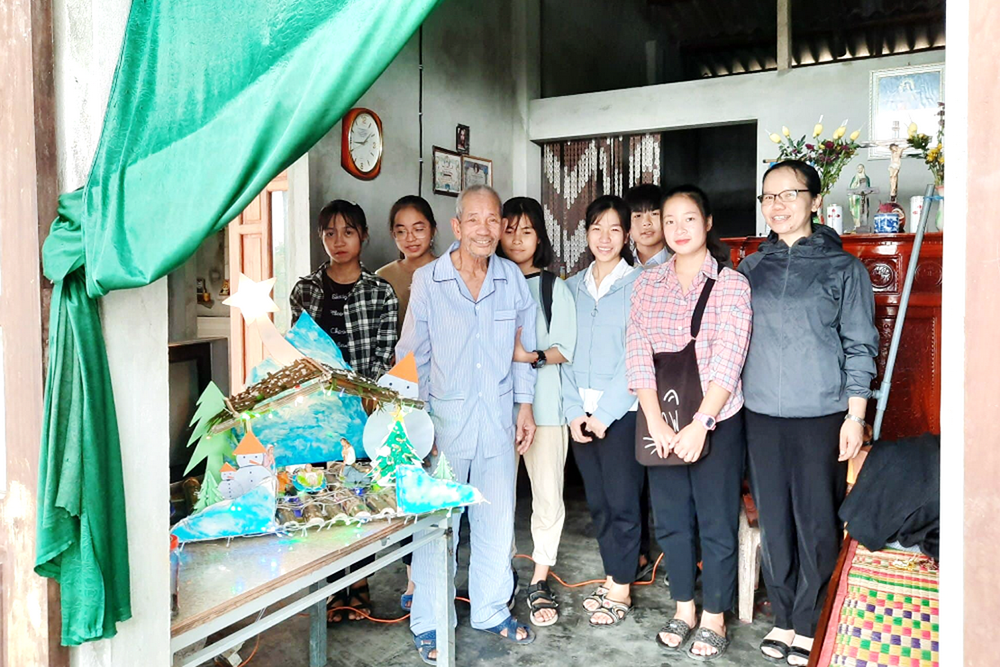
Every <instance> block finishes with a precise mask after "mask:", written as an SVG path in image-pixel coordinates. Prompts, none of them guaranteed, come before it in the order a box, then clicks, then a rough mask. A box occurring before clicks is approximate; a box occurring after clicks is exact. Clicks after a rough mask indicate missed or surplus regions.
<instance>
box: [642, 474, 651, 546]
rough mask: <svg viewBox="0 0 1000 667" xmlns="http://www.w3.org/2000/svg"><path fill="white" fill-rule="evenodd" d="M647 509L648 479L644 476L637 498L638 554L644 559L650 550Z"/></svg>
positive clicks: (648, 512)
mask: <svg viewBox="0 0 1000 667" xmlns="http://www.w3.org/2000/svg"><path fill="white" fill-rule="evenodd" d="M649 509H650V508H649V477H648V476H647V475H644V476H643V480H642V495H641V496H640V497H639V512H640V513H641V515H642V516H641V518H640V519H639V528H640V529H641V530H642V533H641V534H640V536H639V553H640V554H642V555H643V556H645V557H646V558H650V555H649V553H650V551H651V550H652V541H651V539H650V530H649V519H650V517H649V514H650V511H649Z"/></svg>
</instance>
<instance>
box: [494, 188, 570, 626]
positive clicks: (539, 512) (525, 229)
mask: <svg viewBox="0 0 1000 667" xmlns="http://www.w3.org/2000/svg"><path fill="white" fill-rule="evenodd" d="M503 230H504V231H503V235H502V236H501V237H500V245H499V247H498V248H497V254H498V255H500V256H501V257H505V258H507V259H509V260H511V261H512V262H514V263H515V264H517V265H518V267H519V268H520V269H521V272H522V273H523V274H524V277H525V278H526V279H527V281H528V289H529V290H530V291H531V295H532V297H534V299H535V303H537V304H538V317H537V318H536V320H535V334H536V341H537V344H538V348H539V349H538V350H535V351H534V352H530V351H526V350H525V349H524V348H523V347H522V346H521V341H520V335H518V338H517V341H516V346H515V352H514V361H518V362H524V363H529V364H531V365H532V366H534V367H535V368H536V369H537V370H538V373H537V374H536V379H535V400H534V404H533V412H534V416H535V424H536V426H537V428H536V430H535V440H534V443H533V444H532V445H531V449H529V450H528V451H527V452H525V453H524V465H525V468H527V470H528V477H529V479H530V480H531V539H532V542H533V543H534V551H533V552H532V556H531V557H532V560H534V561H535V571H534V574H532V577H531V585H530V586H529V587H528V606H529V607H530V609H531V613H530V615H529V618H530V619H531V622H532V623H534V624H535V625H537V626H541V627H544V626H548V625H552V624H553V623H555V622H556V621H558V620H559V612H558V603H557V602H556V598H555V595H554V594H553V592H552V590H551V589H550V588H549V585H548V582H547V581H546V580H547V579H548V577H549V568H551V567H552V566H553V565H555V564H556V554H557V553H558V551H559V539H560V537H561V536H562V528H563V522H564V520H565V518H566V506H565V504H564V503H563V477H564V471H565V468H566V453H567V451H568V448H569V431H568V428H567V426H566V417H565V416H564V415H563V409H562V389H561V382H560V379H559V364H563V363H566V362H568V361H571V360H572V359H573V347H574V346H575V344H576V308H575V306H574V304H573V296H572V295H571V294H570V291H569V288H568V287H566V283H565V282H564V281H562V280H560V279H559V278H558V276H556V275H555V274H554V273H552V272H550V271H546V270H545V267H547V266H548V265H549V264H551V263H552V261H553V259H555V252H554V251H553V249H552V242H551V241H549V236H548V233H547V232H546V230H545V216H544V213H543V212H542V205H541V204H539V203H538V202H537V201H536V200H534V199H531V198H530V197H515V198H513V199H509V200H508V201H507V202H506V203H505V204H504V205H503ZM519 334H520V332H519Z"/></svg>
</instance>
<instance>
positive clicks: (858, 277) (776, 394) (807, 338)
mask: <svg viewBox="0 0 1000 667" xmlns="http://www.w3.org/2000/svg"><path fill="white" fill-rule="evenodd" d="M758 200H759V201H760V209H761V213H763V215H764V219H765V220H766V221H767V224H768V226H769V227H770V228H771V233H770V234H769V235H768V237H767V240H766V241H764V242H763V243H762V244H761V245H760V248H759V250H758V251H757V252H756V253H754V254H752V255H750V256H749V257H747V258H746V259H745V260H743V261H742V262H741V263H740V265H739V271H740V273H742V274H743V275H745V276H746V277H747V278H748V279H749V281H750V287H751V295H752V297H751V302H752V305H753V337H752V338H751V340H750V349H749V352H748V354H747V360H746V365H745V367H744V369H743V388H744V392H745V399H746V409H745V410H744V412H745V415H746V430H747V450H748V452H749V461H750V483H751V487H752V490H753V494H754V500H755V501H756V503H757V509H758V510H759V511H760V527H761V538H762V547H763V551H764V559H763V567H762V570H763V574H764V581H765V583H766V584H767V593H768V598H769V599H770V601H771V607H772V609H773V610H774V629H773V630H771V632H770V633H768V635H767V637H765V638H764V641H763V642H762V643H761V645H760V650H761V653H762V654H763V656H764V657H765V658H767V659H768V660H772V661H779V660H786V661H787V662H788V664H790V665H793V666H798V665H805V664H806V663H807V662H808V661H809V653H810V651H811V650H812V641H813V636H814V635H815V632H816V625H817V623H818V622H819V614H820V610H821V607H822V605H823V600H824V599H825V595H826V588H827V582H828V581H829V580H830V575H831V574H832V573H833V569H834V567H836V563H837V554H838V553H839V549H840V543H841V540H842V538H843V524H842V523H841V521H840V520H839V519H838V518H837V510H838V508H839V507H840V503H841V502H842V501H843V499H844V495H845V493H846V488H847V461H848V460H849V459H851V458H853V457H854V456H855V455H856V454H857V453H858V450H859V449H860V448H861V444H862V441H863V440H864V426H865V409H866V407H867V402H868V398H869V396H871V390H870V387H871V381H872V380H873V379H874V377H875V356H876V355H877V354H878V332H877V330H876V329H875V323H874V315H875V298H874V295H873V292H872V285H871V281H870V279H869V277H868V271H867V270H866V269H865V267H864V265H863V264H862V263H861V261H860V260H859V259H858V258H857V257H855V256H854V255H851V254H850V253H848V252H846V251H845V250H844V249H843V246H842V244H841V241H840V236H838V235H837V233H836V232H835V231H833V230H832V229H830V228H829V227H824V226H822V225H818V224H816V223H815V222H813V220H814V218H815V214H816V211H817V210H819V207H820V206H822V204H823V198H822V196H821V195H820V179H819V175H818V174H817V173H816V170H815V169H813V168H812V167H811V166H809V165H808V164H806V163H804V162H800V161H797V160H787V161H785V162H779V163H778V164H776V165H774V166H772V167H771V168H770V169H768V170H767V172H766V173H765V174H764V182H763V186H762V193H761V195H760V196H759V197H758Z"/></svg>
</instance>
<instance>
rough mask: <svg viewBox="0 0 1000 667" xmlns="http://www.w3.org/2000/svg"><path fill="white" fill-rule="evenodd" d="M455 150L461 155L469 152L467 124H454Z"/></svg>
mask: <svg viewBox="0 0 1000 667" xmlns="http://www.w3.org/2000/svg"><path fill="white" fill-rule="evenodd" d="M455 150H456V151H458V152H459V153H461V154H462V155H468V154H469V126H468V125H456V126H455Z"/></svg>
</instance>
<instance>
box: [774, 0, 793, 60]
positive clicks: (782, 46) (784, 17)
mask: <svg viewBox="0 0 1000 667" xmlns="http://www.w3.org/2000/svg"><path fill="white" fill-rule="evenodd" d="M777 2H778V53H777V58H776V59H777V61H778V71H779V72H780V71H782V70H786V69H791V68H792V0H777Z"/></svg>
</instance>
